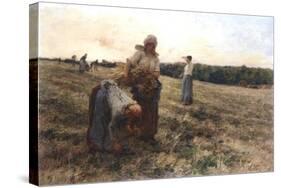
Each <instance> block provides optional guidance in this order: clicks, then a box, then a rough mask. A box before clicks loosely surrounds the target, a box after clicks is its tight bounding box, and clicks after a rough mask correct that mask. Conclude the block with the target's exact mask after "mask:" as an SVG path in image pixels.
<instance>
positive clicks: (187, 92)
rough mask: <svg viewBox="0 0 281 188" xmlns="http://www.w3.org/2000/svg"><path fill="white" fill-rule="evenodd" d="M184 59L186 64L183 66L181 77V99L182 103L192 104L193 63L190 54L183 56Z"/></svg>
mask: <svg viewBox="0 0 281 188" xmlns="http://www.w3.org/2000/svg"><path fill="white" fill-rule="evenodd" d="M183 58H184V59H185V61H186V66H185V67H184V72H183V79H182V98H181V101H182V103H183V105H191V104H192V102H193V101H192V71H193V63H192V56H186V57H183Z"/></svg>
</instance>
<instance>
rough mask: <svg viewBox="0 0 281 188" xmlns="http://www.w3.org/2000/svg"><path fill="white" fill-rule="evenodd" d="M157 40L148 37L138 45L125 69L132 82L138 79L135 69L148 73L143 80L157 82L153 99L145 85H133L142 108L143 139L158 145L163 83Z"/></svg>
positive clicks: (135, 97)
mask: <svg viewBox="0 0 281 188" xmlns="http://www.w3.org/2000/svg"><path fill="white" fill-rule="evenodd" d="M157 44H158V42H157V38H156V37H155V36H154V35H148V36H147V37H146V38H145V39H144V41H143V46H142V45H136V46H135V48H136V50H137V51H136V52H135V53H134V55H133V56H132V57H130V58H128V59H127V66H126V69H125V77H126V78H127V79H128V80H130V78H131V77H136V76H137V75H134V73H132V72H133V71H132V70H133V69H135V70H136V69H140V70H142V71H144V72H148V73H149V75H150V76H147V77H146V76H144V77H145V78H142V79H151V80H153V81H155V82H154V83H156V84H155V85H157V86H156V87H155V89H154V90H153V94H152V97H151V96H150V97H148V96H147V94H146V93H145V92H143V90H141V89H140V88H141V87H145V85H141V84H140V85H138V84H135V83H133V84H131V85H132V93H133V99H134V100H136V101H137V102H138V104H140V105H141V107H142V111H143V113H142V117H141V122H140V126H141V127H142V135H141V137H142V138H143V139H144V140H145V141H149V142H151V143H156V141H155V139H154V135H155V134H156V133H157V125H158V102H159V99H160V92H161V83H160V82H159V81H158V78H159V76H160V62H159V58H158V53H157V52H156V47H157Z"/></svg>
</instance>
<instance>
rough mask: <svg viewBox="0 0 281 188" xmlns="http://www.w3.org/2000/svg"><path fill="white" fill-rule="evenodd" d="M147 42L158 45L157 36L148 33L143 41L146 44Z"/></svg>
mask: <svg viewBox="0 0 281 188" xmlns="http://www.w3.org/2000/svg"><path fill="white" fill-rule="evenodd" d="M147 43H153V44H154V45H155V47H156V46H157V38H156V37H155V36H154V35H147V37H146V38H145V39H144V41H143V44H144V46H145V45H146V44H147Z"/></svg>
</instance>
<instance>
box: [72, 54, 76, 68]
mask: <svg viewBox="0 0 281 188" xmlns="http://www.w3.org/2000/svg"><path fill="white" fill-rule="evenodd" d="M76 58H77V56H76V55H73V56H71V60H72V63H71V64H72V66H75V63H76Z"/></svg>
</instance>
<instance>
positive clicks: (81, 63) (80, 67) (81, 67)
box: [79, 54, 87, 73]
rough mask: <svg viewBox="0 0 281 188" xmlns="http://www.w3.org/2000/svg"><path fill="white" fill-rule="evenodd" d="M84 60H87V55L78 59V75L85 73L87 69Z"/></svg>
mask: <svg viewBox="0 0 281 188" xmlns="http://www.w3.org/2000/svg"><path fill="white" fill-rule="evenodd" d="M86 59H87V54H85V55H83V56H82V57H81V58H80V61H79V72H80V73H83V72H85V71H86V68H87V62H86Z"/></svg>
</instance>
